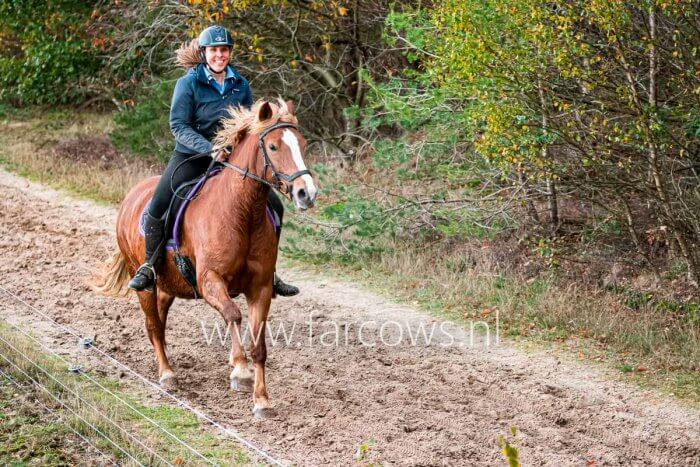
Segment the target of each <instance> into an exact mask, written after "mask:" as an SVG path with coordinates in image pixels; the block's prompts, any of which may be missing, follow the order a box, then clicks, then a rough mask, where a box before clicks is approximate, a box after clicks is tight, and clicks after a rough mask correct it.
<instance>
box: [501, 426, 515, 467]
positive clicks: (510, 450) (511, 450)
mask: <svg viewBox="0 0 700 467" xmlns="http://www.w3.org/2000/svg"><path fill="white" fill-rule="evenodd" d="M517 433H518V430H517V428H516V427H514V426H512V427H510V436H512V437H513V438H515V436H516V435H517ZM498 442H499V444H500V445H501V454H503V457H505V458H506V461H507V462H508V466H509V467H520V454H519V452H518V448H517V447H515V446H513V445H512V444H510V443H509V442H508V440H507V439H506V437H505V436H503V435H501V436H499V437H498Z"/></svg>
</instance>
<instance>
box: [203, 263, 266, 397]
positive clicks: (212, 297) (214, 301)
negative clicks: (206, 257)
mask: <svg viewBox="0 0 700 467" xmlns="http://www.w3.org/2000/svg"><path fill="white" fill-rule="evenodd" d="M198 282H199V284H200V289H201V291H202V297H203V298H204V300H206V301H207V303H209V305H211V306H212V307H213V308H215V309H216V310H217V311H218V312H219V313H220V314H221V316H222V317H223V318H224V321H225V322H226V327H227V328H228V331H229V335H230V336H231V356H230V358H229V365H231V366H232V367H233V371H231V377H230V380H231V389H233V390H236V391H246V392H248V391H250V390H251V389H252V385H253V374H252V373H251V371H250V370H249V369H248V359H247V358H246V356H245V350H244V349H243V343H242V342H241V337H242V336H241V321H242V317H241V310H240V309H239V308H238V306H237V305H236V304H235V303H234V302H233V301H232V300H231V297H229V295H228V291H227V287H226V283H225V282H224V280H223V279H222V278H221V276H219V274H217V273H215V272H214V271H211V270H209V271H206V272H204V273H203V274H202V275H201V277H200V278H199V280H198Z"/></svg>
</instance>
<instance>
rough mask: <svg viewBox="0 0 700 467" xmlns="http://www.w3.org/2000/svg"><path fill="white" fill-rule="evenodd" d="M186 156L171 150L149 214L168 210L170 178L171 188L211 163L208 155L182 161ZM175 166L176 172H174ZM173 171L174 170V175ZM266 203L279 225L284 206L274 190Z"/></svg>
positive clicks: (160, 213) (198, 174) (196, 174)
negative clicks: (170, 155)
mask: <svg viewBox="0 0 700 467" xmlns="http://www.w3.org/2000/svg"><path fill="white" fill-rule="evenodd" d="M188 157H190V154H183V153H180V152H177V151H173V155H172V157H171V158H170V161H169V162H168V165H167V166H166V167H165V171H163V175H161V177H160V180H159V181H158V185H156V191H155V193H153V199H151V204H150V205H149V207H148V212H149V214H150V215H151V216H153V217H155V218H157V219H161V218H163V216H164V215H165V212H166V211H167V210H168V207H169V206H170V200H171V199H172V198H173V191H172V189H171V186H170V183H171V179H172V188H177V187H178V186H180V185H181V184H182V183H184V182H187V181H190V180H193V179H195V178H197V177H199V176H200V175H204V172H206V171H207V168H208V167H209V164H210V163H211V159H210V158H209V157H200V158H197V159H192V160H191V161H189V162H185V163H183V161H185V160H186V159H187V158H188ZM180 163H182V165H180ZM178 166H179V167H178ZM176 167H177V172H175V168H176ZM173 172H175V174H174V175H173ZM267 204H268V206H270V209H272V210H273V211H274V212H275V213H276V214H277V216H278V217H279V219H280V225H281V224H282V216H283V215H284V206H283V205H282V201H281V200H280V199H279V196H277V194H276V193H275V192H274V190H270V194H269V196H268V198H267ZM278 235H279V232H278Z"/></svg>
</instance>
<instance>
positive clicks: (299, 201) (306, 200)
mask: <svg viewBox="0 0 700 467" xmlns="http://www.w3.org/2000/svg"><path fill="white" fill-rule="evenodd" d="M292 198H293V199H294V204H295V205H296V207H297V208H299V209H301V210H304V209H309V208H311V207H313V205H314V203H315V202H316V187H315V186H314V185H313V183H312V184H311V186H308V185H307V184H306V183H303V184H298V185H296V186H295V187H294V188H293V189H292Z"/></svg>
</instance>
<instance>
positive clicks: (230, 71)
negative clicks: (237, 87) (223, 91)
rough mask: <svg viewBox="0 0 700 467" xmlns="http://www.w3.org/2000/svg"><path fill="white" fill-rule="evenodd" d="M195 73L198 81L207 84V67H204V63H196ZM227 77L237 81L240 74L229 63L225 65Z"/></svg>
mask: <svg viewBox="0 0 700 467" xmlns="http://www.w3.org/2000/svg"><path fill="white" fill-rule="evenodd" d="M195 73H196V74H197V80H198V81H200V82H202V83H204V84H209V73H207V69H206V68H205V66H204V63H200V64H199V65H197V68H196V70H195ZM228 78H233V80H234V81H238V80H239V79H241V76H240V75H239V74H238V72H237V71H236V69H235V68H234V67H232V66H231V65H230V64H229V65H227V69H226V79H228Z"/></svg>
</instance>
